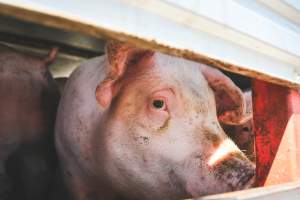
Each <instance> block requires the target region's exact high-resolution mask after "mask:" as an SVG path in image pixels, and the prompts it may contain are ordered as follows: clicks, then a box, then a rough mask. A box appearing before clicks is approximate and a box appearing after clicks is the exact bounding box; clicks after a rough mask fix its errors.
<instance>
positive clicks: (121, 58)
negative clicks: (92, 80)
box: [96, 41, 154, 108]
mask: <svg viewBox="0 0 300 200" xmlns="http://www.w3.org/2000/svg"><path fill="white" fill-rule="evenodd" d="M105 50H106V59H107V66H106V77H105V78H104V80H103V81H102V82H101V83H100V84H99V85H98V86H97V88H96V99H97V101H98V103H99V104H100V105H101V106H102V107H104V108H107V107H108V106H109V105H110V103H111V101H112V99H113V97H114V96H116V94H117V93H118V91H119V87H118V85H117V80H119V79H120V78H121V77H122V76H123V75H124V73H125V71H126V70H127V69H128V67H130V66H133V65H134V64H135V63H137V62H139V60H141V59H142V58H144V57H145V56H148V58H150V57H152V55H153V53H154V52H152V51H150V50H145V49H140V48H137V47H134V46H131V45H129V44H125V43H121V42H116V41H108V42H107V44H106V49H105Z"/></svg>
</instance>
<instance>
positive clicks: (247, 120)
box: [221, 90, 255, 162]
mask: <svg viewBox="0 0 300 200" xmlns="http://www.w3.org/2000/svg"><path fill="white" fill-rule="evenodd" d="M243 93H244V97H245V100H246V115H245V117H244V120H243V121H241V122H240V123H239V124H236V125H233V124H224V123H221V125H222V127H223V129H224V131H225V132H226V134H227V135H228V136H229V137H230V138H231V139H232V140H233V141H234V142H235V143H236V144H237V146H238V147H239V148H240V149H241V150H242V151H243V152H244V153H245V154H246V156H247V157H248V158H249V159H250V160H251V161H253V162H254V161H255V145H254V141H255V138H254V132H253V112H252V93H251V91H250V90H247V91H245V92H243Z"/></svg>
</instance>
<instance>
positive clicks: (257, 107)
mask: <svg viewBox="0 0 300 200" xmlns="http://www.w3.org/2000/svg"><path fill="white" fill-rule="evenodd" d="M252 90H253V91H252V94H253V120H254V133H255V145H256V178H257V186H263V185H266V184H267V185H274V184H279V183H285V182H290V181H294V180H300V137H299V131H300V93H299V90H294V89H289V88H287V87H283V86H279V85H274V84H271V83H267V82H264V81H259V80H254V81H253V88H252Z"/></svg>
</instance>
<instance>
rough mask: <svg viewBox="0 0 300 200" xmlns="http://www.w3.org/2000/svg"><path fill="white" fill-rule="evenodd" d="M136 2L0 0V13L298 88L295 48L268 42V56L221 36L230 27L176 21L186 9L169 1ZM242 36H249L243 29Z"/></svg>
mask: <svg viewBox="0 0 300 200" xmlns="http://www.w3.org/2000/svg"><path fill="white" fill-rule="evenodd" d="M134 2H135V1H122V0H119V1H117V0H111V1H105V0H99V1H95V0H86V1H85V2H84V3H82V2H81V1H71V0H61V1H59V2H55V1H47V0H43V1H41V0H0V13H2V14H5V15H9V16H13V17H17V18H19V19H22V20H27V21H31V22H35V23H38V24H43V25H46V26H51V27H56V28H60V29H64V30H69V31H74V32H81V33H84V34H88V35H91V36H94V37H101V36H104V37H106V38H112V39H117V40H121V41H126V42H129V43H133V44H135V45H138V46H141V47H145V48H151V49H155V50H159V51H162V52H165V53H169V54H172V55H176V56H182V57H185V58H187V59H192V60H195V61H198V62H203V63H206V64H210V65H212V66H215V67H219V68H221V69H224V70H227V71H231V72H235V73H239V74H242V75H246V76H249V77H253V78H258V79H261V80H265V81H269V82H273V83H277V84H281V85H286V86H289V87H300V62H298V61H299V57H298V56H297V54H296V53H295V52H296V51H294V53H295V54H291V53H290V52H288V51H286V50H284V49H278V48H277V47H276V46H273V45H272V44H267V45H266V46H265V47H268V52H273V53H274V54H273V53H272V56H270V54H268V53H265V54H263V53H260V51H256V50H254V49H255V44H254V45H253V44H252V43H251V42H249V41H251V40H248V42H246V44H244V45H240V44H238V43H236V42H234V40H233V39H232V38H231V39H230V38H229V39H228V38H224V37H222V33H223V32H224V31H225V30H227V29H231V28H230V27H228V26H217V28H218V27H219V29H211V30H220V33H219V34H215V33H214V34H213V33H212V32H207V31H204V30H200V29H196V28H195V27H193V26H192V25H191V26H189V23H185V24H183V23H179V22H178V21H176V20H174V18H173V17H174V16H175V15H176V16H178V18H180V17H181V14H187V13H188V12H186V9H184V8H180V7H178V6H174V5H172V4H168V3H166V2H165V1H163V0H160V1H159V0H157V1H141V3H139V5H136V4H134ZM145 2H147V3H148V4H147V5H149V4H150V3H151V2H155V3H158V5H159V7H156V10H154V9H151V10H146V9H145V8H143V9H142V8H141V7H140V6H141V4H142V3H145ZM100 5H101V6H100ZM150 8H152V7H150ZM224 9H226V7H224ZM154 11H155V12H154ZM158 12H159V14H158ZM164 13H170V16H171V17H172V19H171V18H170V16H165V15H163V14H164ZM189 16H190V17H192V18H191V19H192V21H191V23H190V24H194V23H196V24H197V27H199V26H201V25H203V26H204V27H205V26H206V25H211V24H212V23H210V21H211V20H210V19H205V18H203V17H199V16H194V15H189ZM236 17H237V18H241V17H242V16H236ZM248 17H249V16H248ZM250 17H251V16H250ZM189 19H190V18H187V19H186V20H189ZM200 19H201V20H200ZM257 19H262V18H257ZM214 24H215V23H214ZM215 25H216V24H215ZM217 25H218V24H217ZM232 36H234V35H232ZM243 37H246V38H248V39H249V37H248V36H247V35H245V34H243ZM236 41H237V40H236ZM245 41H247V40H245ZM257 42H258V39H257ZM290 43H291V44H292V43H297V40H295V41H294V40H291V42H290ZM247 45H248V47H247ZM258 49H259V48H258ZM276 52H277V53H278V52H282V53H284V55H286V56H278V55H280V54H277V53H276ZM276 55H277V56H276Z"/></svg>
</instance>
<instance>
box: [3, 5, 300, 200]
mask: <svg viewBox="0 0 300 200" xmlns="http://www.w3.org/2000/svg"><path fill="white" fill-rule="evenodd" d="M108 39H112V40H116V41H121V42H126V43H129V44H132V45H135V46H138V47H142V48H145V49H151V50H156V51H160V52H163V53H166V54H170V55H174V56H178V57H182V58H185V59H190V60H193V61H196V62H201V63H204V64H207V65H210V66H213V67H215V68H218V69H220V70H222V71H223V72H224V73H225V74H226V75H228V76H229V77H230V78H231V79H232V80H233V81H234V82H235V83H236V84H237V85H238V86H239V87H240V88H242V89H243V90H251V91H252V112H251V113H253V132H254V139H253V140H254V141H253V142H254V143H255V152H254V153H255V164H256V187H255V188H253V189H248V190H243V191H238V192H231V193H223V194H217V195H211V196H204V197H200V198H199V199H207V200H208V199H214V200H217V199H247V200H248V199H249V200H250V199H251V200H252V199H272V200H273V199H289V200H299V199H300V93H299V88H300V3H299V1H294V0H254V1H243V0H224V1H217V0H213V1H209V0H204V1H197V0H187V1H183V0H151V1H146V0H97V1H96V0H85V1H71V0H60V1H50V0H0V42H1V43H4V44H6V45H9V46H11V47H14V48H17V49H20V50H22V51H25V52H30V53H33V54H35V55H39V56H41V55H45V54H47V52H49V49H51V48H52V47H58V48H59V53H58V57H57V60H56V61H55V62H54V63H53V64H52V65H51V66H50V70H51V72H52V74H53V76H54V77H68V76H69V75H70V74H71V72H72V71H73V70H74V69H75V68H76V67H77V66H78V65H79V63H80V62H82V61H84V60H86V59H88V58H92V57H95V56H97V55H101V54H103V53H104V50H103V49H104V44H105V41H106V40H108ZM251 117H252V116H251Z"/></svg>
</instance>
